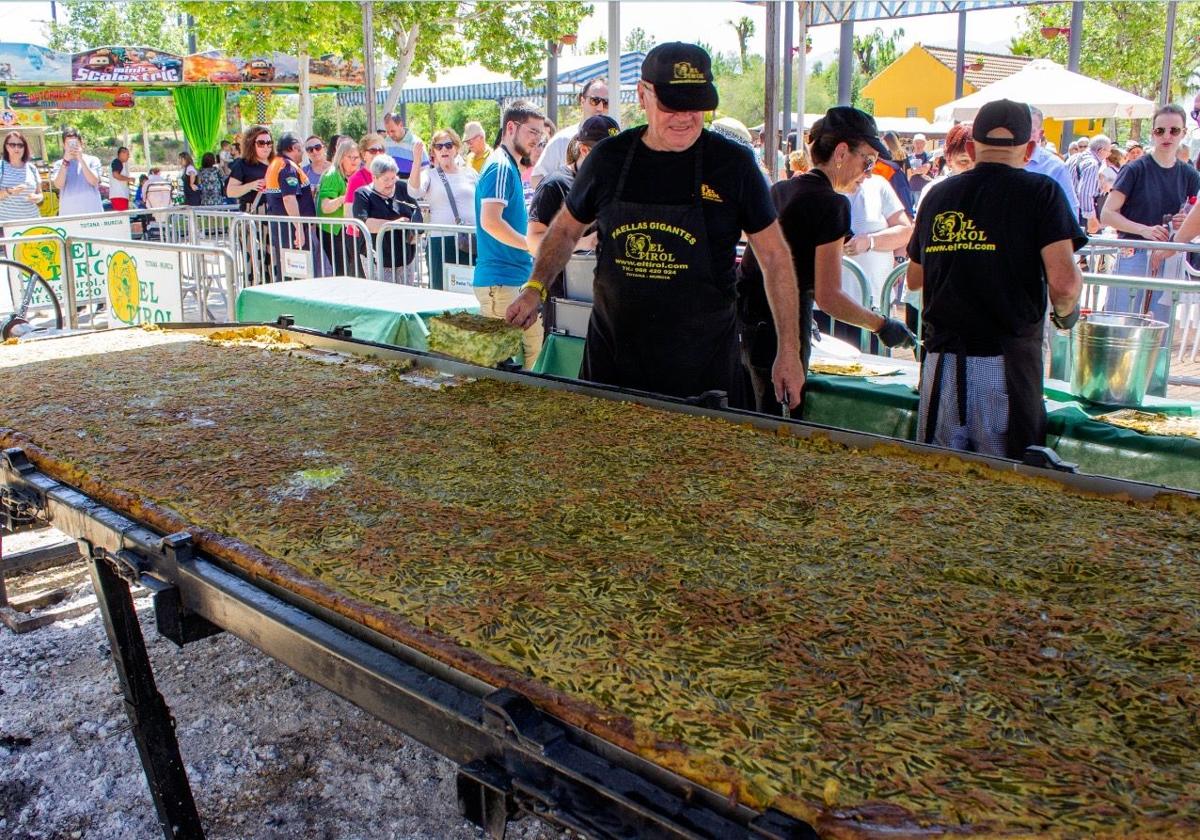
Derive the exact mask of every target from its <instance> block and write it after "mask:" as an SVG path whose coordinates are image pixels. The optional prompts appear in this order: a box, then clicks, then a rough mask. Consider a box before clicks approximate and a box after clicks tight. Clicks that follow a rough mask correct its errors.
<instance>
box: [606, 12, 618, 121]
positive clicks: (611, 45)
mask: <svg viewBox="0 0 1200 840" xmlns="http://www.w3.org/2000/svg"><path fill="white" fill-rule="evenodd" d="M608 95H609V96H610V97H612V98H613V101H614V102H615V103H616V107H613V108H609V109H608V115H609V116H610V117H612V118H613V119H614V120H616V121H617V125H620V124H621V4H620V3H618V2H617V0H608Z"/></svg>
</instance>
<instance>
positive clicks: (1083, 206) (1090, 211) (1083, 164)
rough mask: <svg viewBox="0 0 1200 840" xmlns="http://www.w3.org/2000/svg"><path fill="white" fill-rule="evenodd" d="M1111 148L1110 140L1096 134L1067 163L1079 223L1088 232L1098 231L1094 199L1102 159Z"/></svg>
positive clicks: (1102, 163)
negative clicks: (1084, 147)
mask: <svg viewBox="0 0 1200 840" xmlns="http://www.w3.org/2000/svg"><path fill="white" fill-rule="evenodd" d="M1111 148H1112V140H1109V139H1108V137H1107V136H1105V135H1103V134H1097V135H1096V136H1095V137H1093V138H1092V139H1091V140H1089V141H1088V144H1087V149H1086V150H1081V151H1080V152H1079V154H1077V155H1075V157H1074V158H1072V159H1071V161H1070V163H1069V164H1068V170H1069V171H1070V174H1071V184H1072V186H1074V188H1075V200H1076V201H1077V202H1078V204H1079V223H1080V224H1081V225H1083V226H1084V227H1086V228H1087V232H1088V233H1089V234H1096V233H1099V232H1100V214H1099V213H1098V212H1097V211H1096V199H1098V198H1099V197H1100V170H1101V169H1102V168H1103V167H1104V159H1105V158H1107V157H1108V150H1109V149H1111Z"/></svg>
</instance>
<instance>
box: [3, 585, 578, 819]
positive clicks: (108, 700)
mask: <svg viewBox="0 0 1200 840" xmlns="http://www.w3.org/2000/svg"><path fill="white" fill-rule="evenodd" d="M88 589H89V590H90V587H88ZM137 606H138V614H139V618H140V620H141V624H142V633H143V634H144V636H145V638H146V643H147V646H148V649H149V651H150V658H151V661H152V663H153V666H154V671H155V676H156V679H157V682H158V688H159V691H160V692H161V693H162V695H163V696H164V697H165V698H166V701H167V703H168V705H169V706H170V707H171V710H172V712H173V713H174V716H175V720H176V725H177V732H178V735H179V746H180V750H181V752H182V754H183V760H184V763H185V764H186V765H187V771H188V777H189V778H190V780H191V785H192V790H193V792H194V794H195V797H196V805H197V808H198V809H199V812H200V817H201V820H202V822H203V824H204V829H205V833H206V835H207V837H208V838H210V840H222V839H223V838H229V840H244V839H245V838H266V840H274V839H275V838H279V840H282V838H288V839H289V840H292V838H314V839H316V838H328V840H334V838H337V840H342V838H346V840H350V839H351V838H364V840H365V838H371V840H379V839H380V838H395V839H396V840H399V838H412V840H417V838H429V840H450V838H472V840H473V839H474V838H479V837H482V836H483V834H482V832H481V831H480V830H478V829H476V828H475V827H474V826H472V825H471V824H470V823H468V822H466V821H465V820H464V819H463V818H462V817H461V816H460V815H459V814H458V811H457V807H456V804H455V767H454V765H453V764H452V763H451V762H449V761H447V760H445V759H443V758H441V757H440V756H438V755H437V754H435V753H434V752H432V751H431V750H429V749H426V748H425V747H423V746H421V745H420V744H418V743H417V742H415V741H413V740H412V739H410V738H407V737H405V736H403V735H401V734H400V733H398V732H397V731H396V730H394V729H392V728H390V727H388V726H386V725H384V724H383V723H380V722H379V721H378V720H376V719H375V718H373V717H371V716H369V715H367V714H366V713H365V712H362V711H361V710H359V709H358V708H357V707H355V706H353V705H351V704H350V703H348V702H346V701H344V700H342V699H340V698H338V697H336V696H334V695H333V694H332V693H330V692H329V691H327V690H325V689H324V688H322V687H320V686H318V685H316V684H315V683H312V682H310V681H308V680H307V679H305V678H304V677H301V676H299V675H297V674H296V673H294V672H292V671H290V670H289V669H287V668H286V667H284V666H283V665H281V664H279V663H277V662H275V661H274V660H272V659H270V658H268V657H267V656H265V655H263V654H262V653H260V652H259V651H257V650H255V649H254V648H252V647H250V646H249V645H248V644H246V643H244V642H242V641H241V640H239V639H237V638H235V637H233V636H231V635H230V634H228V633H223V634H220V635H218V636H214V637H212V638H209V639H205V640H203V641H199V642H195V643H193V644H190V645H188V646H187V647H185V648H182V649H180V648H177V647H176V646H175V645H174V644H173V643H172V642H170V641H168V640H167V639H165V638H162V637H160V636H159V635H158V633H157V631H156V630H155V628H154V609H153V605H152V603H151V601H150V599H140V600H139V601H138V602H137ZM161 836H162V833H161V831H160V829H159V827H158V822H157V818H156V817H155V813H154V806H153V803H152V802H151V799H150V793H149V789H148V787H147V785H146V780H145V776H144V775H143V773H142V768H141V764H140V762H139V759H138V754H137V748H136V746H135V745H134V742H133V737H132V735H131V734H130V731H129V723H128V720H127V718H126V716H125V709H124V700H123V698H122V695H121V693H120V689H119V687H118V685H117V678H116V671H115V669H114V666H113V661H112V657H111V653H110V651H109V646H108V639H107V637H106V636H105V633H104V625H103V622H102V621H101V619H100V615H99V612H96V611H93V612H92V613H89V614H88V615H85V616H83V617H80V618H76V619H73V620H70V621H66V622H61V623H58V624H54V625H51V626H48V627H45V628H42V629H40V630H35V631H33V632H31V633H26V634H22V635H17V634H14V633H12V632H11V631H9V630H8V629H7V628H3V627H0V837H5V838H12V839H13V840H34V838H46V840H51V838H53V840H60V839H62V840H65V839H66V838H102V839H103V840H155V838H159V837H161ZM508 836H509V837H512V838H517V839H518V840H551V838H562V837H565V835H562V834H560V833H559V832H558V831H556V830H555V829H553V828H551V827H549V826H547V825H545V824H543V823H540V822H537V821H535V820H532V819H526V820H523V821H521V822H519V823H516V824H514V825H512V826H510V828H509V834H508Z"/></svg>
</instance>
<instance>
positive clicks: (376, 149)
mask: <svg viewBox="0 0 1200 840" xmlns="http://www.w3.org/2000/svg"><path fill="white" fill-rule="evenodd" d="M363 151H367V152H370V153H371V154H373V155H381V154H383V146H368V147H367V148H366V149H364V150H363Z"/></svg>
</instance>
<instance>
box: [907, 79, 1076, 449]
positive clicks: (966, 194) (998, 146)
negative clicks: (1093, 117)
mask: <svg viewBox="0 0 1200 840" xmlns="http://www.w3.org/2000/svg"><path fill="white" fill-rule="evenodd" d="M1032 130H1033V129H1032V120H1031V118H1030V114H1029V106H1028V105H1026V104H1025V103H1023V102H1012V101H1010V100H1008V99H1001V100H998V101H995V102H989V103H987V104H986V105H984V106H983V107H982V108H980V109H979V114H978V115H977V116H976V117H975V122H974V125H973V126H972V134H973V139H972V140H971V141H969V142H968V143H967V153H968V154H969V155H970V156H971V158H972V159H973V160H974V161H975V166H974V168H972V169H970V170H969V171H967V172H962V173H960V174H957V175H955V176H954V177H953V178H949V179H947V180H945V181H943V182H941V183H939V184H938V185H936V186H934V187H932V188H930V191H929V194H928V195H927V196H925V199H924V200H923V201H922V202H921V207H920V210H918V212H917V219H916V224H915V227H916V230H915V232H914V234H913V238H912V240H911V241H910V242H909V245H908V256H909V258H910V259H911V262H910V263H909V265H908V276H907V282H908V288H910V289H912V290H922V291H923V292H924V294H923V297H922V314H923V316H924V322H923V326H922V330H923V333H924V339H925V343H924V347H925V353H926V355H925V361H924V363H923V365H922V369H921V403H920V416H919V419H918V427H917V439H918V440H919V441H921V442H923V443H932V444H936V445H938V446H947V447H950V448H952V449H960V450H965V451H969V452H980V453H983V454H986V455H995V456H998V457H1007V458H1018V459H1019V458H1020V457H1021V456H1022V454H1023V453H1024V451H1025V449H1026V448H1027V447H1029V446H1044V445H1045V443H1046V404H1045V400H1044V398H1043V396H1042V377H1043V370H1044V360H1043V355H1042V333H1043V328H1044V323H1045V320H1046V308H1047V297H1048V298H1049V304H1050V310H1051V314H1050V318H1051V320H1052V321H1053V322H1054V325H1055V326H1056V327H1058V328H1059V329H1070V328H1071V327H1072V326H1073V325H1074V323H1075V321H1076V320H1077V319H1078V318H1079V293H1080V291H1081V290H1082V288H1083V277H1082V275H1081V274H1080V273H1079V268H1078V266H1077V265H1076V264H1075V251H1076V250H1077V249H1079V248H1081V247H1083V246H1084V245H1085V244H1087V237H1086V236H1084V234H1083V231H1082V230H1080V228H1079V224H1078V222H1077V220H1076V218H1075V216H1074V215H1073V214H1072V213H1071V208H1070V207H1069V206H1068V205H1067V200H1066V198H1065V197H1064V196H1063V194H1062V190H1061V189H1059V187H1058V185H1057V184H1055V183H1054V182H1053V181H1052V180H1050V179H1049V178H1047V177H1046V176H1045V175H1039V174H1036V173H1033V172H1026V171H1023V170H1024V167H1025V164H1026V162H1027V161H1028V160H1029V157H1030V156H1031V155H1032V154H1033V150H1034V146H1035V145H1036V142H1035V141H1034V140H1033V139H1032Z"/></svg>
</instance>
